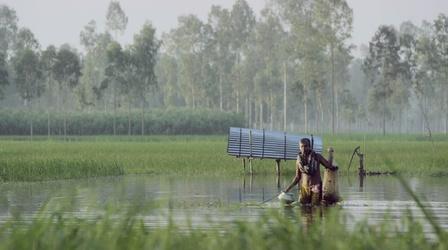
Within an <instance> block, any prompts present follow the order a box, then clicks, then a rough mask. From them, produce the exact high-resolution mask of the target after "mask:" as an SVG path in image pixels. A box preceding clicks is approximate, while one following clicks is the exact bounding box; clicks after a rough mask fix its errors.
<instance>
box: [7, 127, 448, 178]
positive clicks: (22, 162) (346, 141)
mask: <svg viewBox="0 0 448 250" xmlns="http://www.w3.org/2000/svg"><path fill="white" fill-rule="evenodd" d="M51 138H52V139H51V140H48V139H47V137H34V140H33V141H29V138H28V137H19V136H16V137H2V138H1V140H0V180H1V181H35V180H50V179H67V178H84V177H96V176H106V175H122V174H154V175H215V176H219V175H223V174H225V175H229V176H231V175H235V176H237V175H241V174H242V173H243V168H242V164H241V160H240V159H237V158H234V157H231V156H228V155H227V153H226V146H227V141H226V140H227V138H226V136H146V137H133V136H130V137H129V136H122V137H120V136H118V137H111V136H92V137H68V140H70V141H65V140H63V137H51ZM329 146H332V147H334V148H335V161H336V164H337V165H339V167H340V169H341V171H340V174H346V173H347V172H346V170H347V167H348V163H349V160H350V156H351V154H352V152H353V149H354V148H355V147H356V146H361V151H362V152H363V153H365V166H366V169H367V170H368V171H390V170H391V169H390V167H388V166H387V165H386V164H385V160H384V159H386V158H388V159H390V161H391V164H392V165H393V167H394V169H395V170H396V171H398V172H399V173H401V174H405V175H426V176H446V175H448V171H447V170H446V162H448V155H446V154H442V153H436V152H434V151H433V150H434V149H433V147H432V144H431V142H430V141H429V140H427V139H425V138H423V137H420V136H411V135H407V136H401V135H397V136H390V137H383V136H374V135H368V136H366V137H365V141H364V136H362V135H359V136H357V135H350V136H348V135H347V136H345V135H340V136H324V147H325V148H327V147H329ZM435 147H436V149H437V152H448V140H446V139H445V137H443V136H440V137H439V136H435ZM325 155H326V152H324V156H325ZM357 164H358V163H357V162H356V160H355V161H354V163H353V165H352V168H351V169H350V173H351V174H354V173H355V172H356V171H357ZM253 166H254V171H255V173H256V174H274V171H275V170H274V169H275V164H274V161H272V160H262V161H260V160H256V161H254V162H253ZM282 171H283V173H285V174H287V175H292V174H293V172H294V162H292V161H288V162H286V163H284V162H282Z"/></svg>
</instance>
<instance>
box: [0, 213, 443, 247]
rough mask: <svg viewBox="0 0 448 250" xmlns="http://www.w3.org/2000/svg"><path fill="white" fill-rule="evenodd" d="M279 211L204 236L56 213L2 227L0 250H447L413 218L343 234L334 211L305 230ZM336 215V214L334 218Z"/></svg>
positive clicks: (132, 219) (136, 217)
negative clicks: (398, 223) (429, 235)
mask: <svg viewBox="0 0 448 250" xmlns="http://www.w3.org/2000/svg"><path fill="white" fill-rule="evenodd" d="M292 212H293V213H298V215H297V216H299V217H298V218H290V217H288V216H285V214H283V212H282V210H277V211H271V212H268V213H266V215H264V216H262V217H261V218H260V219H259V220H258V221H257V222H244V221H234V222H230V223H226V224H223V225H221V226H219V227H218V228H210V229H207V230H202V229H196V228H194V227H192V226H189V227H188V228H187V229H185V228H183V229H181V228H178V227H176V225H175V224H174V223H173V222H172V221H171V220H170V219H167V221H169V223H168V225H167V226H161V227H158V228H148V227H147V226H146V223H148V221H145V220H144V219H143V218H142V217H141V214H140V213H138V212H136V211H131V212H129V211H128V212H125V213H117V212H109V213H106V214H105V215H103V216H99V217H97V218H95V219H93V220H92V219H90V220H89V219H82V218H81V219H80V218H70V217H68V218H65V217H64V216H62V214H60V213H53V215H52V216H50V217H49V216H39V217H37V218H35V219H33V220H31V222H21V220H20V219H19V220H17V218H16V219H15V220H14V221H11V222H9V223H5V224H3V225H1V226H0V241H1V242H2V244H1V245H0V249H297V248H300V249H446V248H447V247H448V245H447V244H448V238H447V236H446V234H444V233H443V234H442V235H438V236H436V239H432V240H428V239H427V237H426V236H425V233H424V232H423V229H422V226H421V225H420V224H419V223H417V222H415V221H413V219H412V217H407V218H405V219H403V221H402V223H401V225H400V226H396V225H391V224H390V223H389V224H388V223H384V224H382V225H379V226H370V225H368V224H367V223H358V224H356V225H355V226H354V228H353V229H347V228H348V226H347V222H346V221H347V220H346V219H345V220H344V219H341V217H340V216H338V214H337V213H336V212H337V211H335V210H332V211H325V213H324V214H325V216H324V217H322V218H320V217H318V216H316V218H315V219H314V220H313V222H312V223H311V224H308V225H303V224H302V223H300V222H299V221H297V220H300V215H299V214H300V210H297V211H292ZM333 213H336V214H333Z"/></svg>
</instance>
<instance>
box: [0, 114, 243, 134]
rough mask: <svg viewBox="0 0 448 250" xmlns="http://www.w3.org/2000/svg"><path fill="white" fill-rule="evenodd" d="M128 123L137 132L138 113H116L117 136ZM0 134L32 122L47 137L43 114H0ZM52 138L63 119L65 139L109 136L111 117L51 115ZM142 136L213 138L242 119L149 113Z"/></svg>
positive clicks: (15, 131) (19, 131)
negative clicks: (82, 136) (186, 135)
mask: <svg viewBox="0 0 448 250" xmlns="http://www.w3.org/2000/svg"><path fill="white" fill-rule="evenodd" d="M129 115H130V119H131V134H139V132H140V131H141V121H140V118H141V113H140V112H139V111H132V112H131V113H130V114H128V113H117V115H116V116H115V119H116V124H117V125H116V126H117V128H116V132H117V134H128V117H129ZM0 117H1V118H0V134H3V135H26V134H28V133H29V130H28V128H27V126H28V120H29V119H32V120H33V121H34V133H35V134H36V135H39V134H40V135H45V134H46V133H47V114H45V113H29V112H26V111H14V110H3V111H0ZM50 118H51V125H50V126H51V131H52V134H53V135H61V133H62V134H63V127H64V124H63V123H64V118H66V119H67V126H68V127H67V134H68V135H102V134H103V135H104V134H105V135H107V134H113V127H112V121H113V119H114V116H113V115H112V114H109V113H102V112H93V113H69V114H66V115H65V114H61V113H55V114H51V115H50ZM144 122H145V133H148V134H216V133H218V134H219V133H226V132H227V130H228V128H229V127H230V126H236V127H241V126H243V124H244V121H243V117H242V116H241V115H239V114H234V113H227V112H214V111H208V110H189V109H170V110H156V109H155V110H152V111H150V112H146V113H145V114H144Z"/></svg>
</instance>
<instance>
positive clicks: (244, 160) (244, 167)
mask: <svg viewBox="0 0 448 250" xmlns="http://www.w3.org/2000/svg"><path fill="white" fill-rule="evenodd" d="M241 162H242V163H243V171H244V173H246V159H245V158H242V159H241Z"/></svg>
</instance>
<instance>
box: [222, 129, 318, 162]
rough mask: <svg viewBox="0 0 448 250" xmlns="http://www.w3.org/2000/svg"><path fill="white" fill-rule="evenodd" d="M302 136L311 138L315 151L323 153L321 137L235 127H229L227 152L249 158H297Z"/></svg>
mask: <svg viewBox="0 0 448 250" xmlns="http://www.w3.org/2000/svg"><path fill="white" fill-rule="evenodd" d="M302 138H308V139H310V141H311V144H312V146H313V149H314V151H316V152H318V153H322V149H323V145H322V138H321V137H316V136H313V135H294V134H288V133H286V132H279V131H266V130H264V129H263V130H260V129H249V128H235V127H231V128H230V129H229V136H228V143H227V153H228V154H229V155H231V156H235V157H245V158H249V159H255V158H258V159H274V160H278V161H279V160H285V161H286V160H296V159H297V154H298V152H299V142H300V140H301V139H302Z"/></svg>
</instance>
